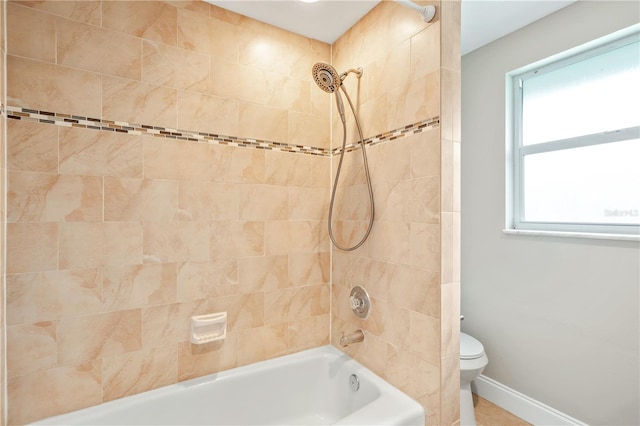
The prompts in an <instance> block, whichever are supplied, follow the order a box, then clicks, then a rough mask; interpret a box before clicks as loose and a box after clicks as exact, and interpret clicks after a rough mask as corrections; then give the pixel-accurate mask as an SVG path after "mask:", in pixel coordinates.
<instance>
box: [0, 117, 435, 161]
mask: <svg viewBox="0 0 640 426" xmlns="http://www.w3.org/2000/svg"><path fill="white" fill-rule="evenodd" d="M0 113H4V115H6V117H7V118H9V119H13V120H23V121H34V122H38V123H44V124H53V125H56V126H61V127H79V128H83V129H92V130H100V131H105V132H117V133H127V134H131V135H150V136H155V137H160V138H166V139H176V140H184V141H192V142H206V143H211V144H218V145H229V146H239V147H249V148H256V149H264V150H270V151H282V152H294V153H299V154H309V155H319V156H323V157H331V156H333V155H336V154H339V153H340V151H342V147H338V148H334V149H327V148H316V147H312V146H305V145H294V144H287V143H282V142H274V141H265V140H260V139H251V138H239V137H236V136H227V135H219V134H214V133H206V132H197V131H191V130H179V129H172V128H169V127H160V126H151V125H146V124H131V123H127V122H123V121H111V120H101V119H98V118H92V117H83V116H79V115H70V114H63V113H56V112H50V111H39V110H35V109H30V108H22V107H15V106H11V105H7V106H6V107H5V108H3V109H2V110H0ZM439 124H440V117H433V118H429V119H427V120H423V121H420V122H418V123H414V124H410V125H408V126H405V127H403V128H400V129H396V130H392V131H389V132H386V133H382V134H380V135H376V136H373V137H370V138H367V139H365V140H364V142H365V145H377V144H379V143H382V142H386V141H392V140H395V139H398V138H402V137H405V136H411V135H414V134H416V133H420V132H422V131H423V130H424V129H426V128H431V127H436V126H438V125H439ZM359 147H360V143H354V144H349V145H347V146H346V149H345V151H346V152H351V151H354V150H356V149H358V148H359Z"/></svg>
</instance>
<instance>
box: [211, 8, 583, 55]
mask: <svg viewBox="0 0 640 426" xmlns="http://www.w3.org/2000/svg"><path fill="white" fill-rule="evenodd" d="M207 1H208V2H209V3H212V4H215V5H216V6H220V7H222V8H224V9H228V10H231V11H233V12H236V13H239V14H241V15H245V16H248V17H250V18H253V19H256V20H258V21H261V22H265V23H268V24H271V25H273V26H276V27H279V28H282V29H285V30H288V31H291V32H294V33H296V34H300V35H303V36H306V37H309V38H313V39H316V40H320V41H324V42H325V43H329V44H331V43H333V42H334V41H336V40H337V39H338V38H339V37H340V36H341V35H342V34H344V33H345V32H346V31H347V30H348V29H349V28H351V26H353V24H355V23H356V22H358V20H359V19H360V18H362V17H363V16H364V15H366V14H367V12H369V10H371V9H372V8H373V7H374V6H375V5H376V4H378V3H379V0H321V1H318V2H317V3H304V2H302V1H294V0H288V1H268V0H255V1H248V0H207ZM574 1H575V0H535V1H524V0H462V18H461V20H462V36H461V37H462V39H461V53H462V54H463V55H464V54H466V53H469V52H471V51H472V50H475V49H477V48H479V47H481V46H484V45H485V44H487V43H490V42H492V41H494V40H496V39H498V38H500V37H502V36H505V35H507V34H509V33H510V32H513V31H515V30H517V29H519V28H522V27H524V26H526V25H528V24H530V23H531V22H533V21H536V20H538V19H540V18H542V17H544V16H547V15H549V14H551V13H553V12H555V11H557V10H559V9H561V8H563V7H565V6H567V5H569V4H571V3H573V2H574ZM416 19H421V18H420V16H419V15H418V13H417V12H416Z"/></svg>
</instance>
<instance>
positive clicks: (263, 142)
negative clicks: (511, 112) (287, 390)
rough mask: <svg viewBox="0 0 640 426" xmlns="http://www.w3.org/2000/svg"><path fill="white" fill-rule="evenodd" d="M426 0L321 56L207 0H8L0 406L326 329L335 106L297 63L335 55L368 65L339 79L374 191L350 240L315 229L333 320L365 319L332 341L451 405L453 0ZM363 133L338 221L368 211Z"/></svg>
mask: <svg viewBox="0 0 640 426" xmlns="http://www.w3.org/2000/svg"><path fill="white" fill-rule="evenodd" d="M438 6H439V9H438V15H437V16H436V19H435V20H434V22H433V23H431V24H425V23H423V22H422V21H421V20H420V18H419V16H418V15H417V14H416V13H415V12H412V11H410V10H408V9H404V8H402V7H400V6H398V5H397V4H395V3H393V2H387V1H385V2H382V3H381V4H380V5H379V6H377V7H376V8H375V9H374V10H373V11H372V12H371V13H370V14H369V15H367V16H366V17H365V18H364V19H363V20H362V21H361V22H360V23H358V24H357V25H356V26H355V27H354V28H353V29H351V30H350V31H349V32H348V33H347V34H345V36H343V37H342V38H341V39H340V40H339V41H338V42H337V43H336V44H335V45H334V52H333V53H334V55H333V58H332V57H331V50H330V49H331V48H330V46H328V45H325V44H322V43H319V42H315V41H312V40H309V39H305V38H303V37H299V36H295V35H292V34H290V33H287V32H284V31H281V30H277V29H274V28H272V27H269V26H266V25H263V24H260V23H258V22H255V21H252V20H250V19H247V18H242V17H240V16H238V15H235V14H232V13H229V12H226V11H223V10H221V9H219V8H216V7H214V6H209V5H208V4H206V3H203V2H197V1H194V2H191V1H178V2H98V1H94V2H67V1H44V2H41V1H38V2H28V1H27V2H9V3H8V4H7V7H8V17H9V43H8V46H9V47H8V54H9V61H8V63H9V68H8V75H9V85H10V91H9V99H8V105H9V107H10V113H11V114H12V118H11V119H9V120H8V125H9V139H8V143H9V146H8V156H7V163H6V164H7V168H8V169H9V188H8V199H9V208H8V211H7V217H8V221H9V226H8V231H9V235H8V245H9V258H8V265H7V268H8V270H7V272H8V275H7V294H8V300H7V306H6V307H7V322H8V330H7V333H8V344H9V352H8V375H9V377H8V390H9V422H10V423H23V422H25V421H30V420H34V419H37V418H41V417H45V416H49V415H53V414H58V413H61V412H65V411H70V410H74V409H77V408H81V407H84V406H88V405H94V404H98V403H100V402H102V401H107V400H111V399H115V398H118V397H121V396H125V395H129V394H134V393H138V392H142V391H144V390H148V389H152V388H155V387H159V386H162V385H165V384H169V383H173V382H176V381H179V380H184V379H188V378H191V377H196V376H200V375H203V374H207V373H209V372H212V371H218V370H223V369H227V368H231V367H233V366H236V365H241V364H246V363H249V362H254V361H258V360H261V359H265V358H270V357H274V356H278V355H281V354H285V353H288V352H294V351H297V350H300V349H304V348H307V347H313V346H318V345H322V344H326V343H328V342H329V329H330V325H329V324H330V318H329V311H330V306H329V305H330V301H329V281H330V279H329V276H330V260H329V250H330V246H329V244H328V238H327V235H326V223H325V220H326V214H327V209H328V206H327V204H328V198H329V197H328V181H329V166H330V164H329V161H330V160H329V158H328V157H327V155H326V154H327V153H328V152H329V150H330V148H333V149H335V148H336V146H338V144H339V143H340V142H341V140H340V139H338V138H339V137H340V135H341V129H340V127H338V122H337V121H336V120H335V119H334V122H333V123H332V124H331V123H330V122H329V111H330V108H333V105H332V104H330V103H329V102H333V99H332V98H331V97H330V96H329V95H327V94H326V93H324V92H322V91H321V90H319V89H317V88H316V87H315V85H313V83H312V81H311V78H310V69H311V65H312V64H313V63H314V62H316V61H325V62H330V61H332V60H333V63H334V64H335V65H336V67H337V68H338V69H339V70H340V71H342V70H344V69H347V68H351V67H358V66H363V67H364V68H365V73H364V76H363V78H362V79H361V80H359V83H358V80H357V79H355V78H354V77H353V76H350V77H349V79H348V80H347V84H348V90H349V93H350V94H351V95H352V98H353V101H354V103H355V104H356V105H357V107H358V109H359V110H360V113H361V118H362V124H363V131H364V136H365V137H366V138H369V137H372V139H371V141H372V142H373V144H372V145H371V146H370V150H369V152H370V154H369V155H370V162H371V170H372V177H373V180H374V191H375V196H376V202H377V204H376V209H377V210H376V218H377V219H376V224H375V226H374V231H373V233H372V235H371V239H370V240H369V241H368V242H367V243H366V244H365V246H363V247H362V248H361V249H360V250H359V251H356V252H354V253H350V254H345V253H341V252H339V251H337V250H334V251H333V253H334V259H333V271H332V273H333V283H334V287H333V300H332V301H331V304H332V310H333V318H332V324H333V327H332V329H333V330H332V331H333V338H334V341H333V343H334V344H335V343H337V339H338V338H339V336H340V332H341V331H352V330H353V329H354V328H355V327H362V328H363V329H364V330H365V332H366V335H367V337H366V340H365V342H364V343H363V344H361V345H358V346H353V347H350V348H348V349H347V351H348V352H350V353H351V354H353V355H354V356H355V357H356V358H357V359H358V360H360V361H361V362H363V363H364V364H366V365H368V366H369V367H371V368H372V369H373V370H374V371H376V372H377V373H378V374H380V375H382V376H383V377H385V378H386V379H387V380H389V381H390V382H391V383H393V384H394V385H396V386H397V387H399V388H400V389H402V390H404V391H405V392H407V393H409V394H410V395H411V396H413V397H414V398H416V399H418V400H419V401H420V402H421V403H422V404H423V405H424V406H425V407H426V409H427V421H428V422H429V423H431V424H452V423H455V420H456V419H457V416H458V413H457V398H458V391H457V384H458V378H457V374H458V364H457V359H458V356H457V331H456V330H457V325H458V324H457V315H458V310H459V308H458V297H457V292H458V288H459V286H458V281H459V278H458V276H457V266H456V260H457V259H458V258H459V257H458V254H457V248H456V244H455V242H456V241H457V234H456V232H458V231H456V230H457V229H459V220H457V222H456V218H458V219H459V202H457V201H456V200H457V199H458V194H457V193H456V188H457V181H456V178H455V176H456V164H458V163H457V162H456V158H457V156H458V155H459V149H457V148H456V147H457V146H459V140H460V139H459V127H458V126H456V123H457V122H458V121H459V108H456V107H459V93H458V92H456V90H455V89H456V88H457V87H459V84H458V80H457V79H459V55H458V52H459V40H458V39H457V38H456V37H455V34H458V35H459V3H458V2H443V3H442V4H441V5H440V4H438ZM452 37H453V38H452ZM456 61H458V63H456ZM457 84H458V85H457ZM43 112H44V113H43ZM51 114H53V115H51ZM34 120H35V121H34ZM38 120H39V121H38ZM100 120H101V121H100ZM349 120H350V128H349V134H350V135H351V136H350V140H349V142H353V141H354V140H355V128H354V127H353V124H352V121H351V119H350V118H349ZM96 127H99V128H104V129H103V130H95V128H96ZM405 128H406V129H405ZM177 129H179V130H180V131H178V130H177ZM330 129H332V131H333V143H332V145H330V143H329V142H330V138H329V130H330ZM183 130H185V131H186V132H184V131H183ZM381 134H382V136H380V135H381ZM174 138H177V139H174ZM256 139H257V140H256ZM236 145H237V146H236ZM301 146H302V147H301ZM287 151H304V152H305V153H293V152H287ZM312 153H314V154H321V155H311V154H312ZM359 156H360V151H359V150H357V149H356V150H354V151H352V152H350V153H349V154H348V155H347V159H346V164H345V170H344V172H343V178H342V179H344V180H341V187H342V188H343V189H341V191H340V193H339V194H338V195H339V197H338V201H337V204H336V209H337V210H336V217H337V218H338V219H339V220H338V222H337V223H336V229H337V234H338V235H339V237H340V238H341V239H345V240H347V239H349V238H356V237H357V235H358V230H359V229H361V227H362V226H363V225H364V220H366V213H367V212H366V208H367V207H366V202H367V200H366V192H363V188H364V187H363V180H362V178H363V175H362V165H361V163H358V162H359V161H361V160H360V157H359ZM334 167H335V162H334ZM343 185H344V186H343ZM363 195H364V196H363ZM355 284H361V285H364V286H365V287H366V288H367V289H368V290H369V291H370V293H371V295H372V296H373V298H374V313H373V315H372V317H371V318H370V319H369V320H367V321H366V322H364V323H361V322H358V321H353V319H354V318H355V317H353V315H352V314H351V313H350V312H348V311H347V310H346V309H345V302H346V301H347V300H348V289H349V288H350V287H351V286H352V285H355ZM222 310H226V311H228V312H229V315H230V333H229V336H228V338H227V340H226V341H225V342H224V343H222V344H217V345H216V344H214V345H207V346H201V347H196V346H193V345H190V344H189V343H188V334H187V333H188V318H189V317H190V316H191V315H193V314H198V313H206V312H210V311H222Z"/></svg>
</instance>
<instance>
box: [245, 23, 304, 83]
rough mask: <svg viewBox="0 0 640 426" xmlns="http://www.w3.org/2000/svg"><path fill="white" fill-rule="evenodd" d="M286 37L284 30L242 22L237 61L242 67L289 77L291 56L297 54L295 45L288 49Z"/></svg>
mask: <svg viewBox="0 0 640 426" xmlns="http://www.w3.org/2000/svg"><path fill="white" fill-rule="evenodd" d="M292 36H293V34H292ZM285 37H286V31H284V30H280V29H278V28H275V27H272V26H269V25H266V24H262V23H258V22H256V21H253V20H245V21H242V23H241V26H240V31H239V34H238V55H239V56H238V59H236V60H237V61H238V62H239V63H240V64H242V65H247V66H251V67H255V68H260V69H262V70H264V71H269V72H274V73H277V74H280V75H282V76H289V71H290V63H289V62H290V60H291V59H290V56H292V55H294V54H295V49H293V48H292V46H293V44H292V45H290V46H289V48H287V43H286V41H287V40H286V39H285ZM308 69H311V67H309V68H308Z"/></svg>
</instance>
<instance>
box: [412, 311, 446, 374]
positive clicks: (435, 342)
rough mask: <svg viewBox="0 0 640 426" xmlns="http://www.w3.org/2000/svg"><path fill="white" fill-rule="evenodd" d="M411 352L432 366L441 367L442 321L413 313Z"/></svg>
mask: <svg viewBox="0 0 640 426" xmlns="http://www.w3.org/2000/svg"><path fill="white" fill-rule="evenodd" d="M409 336H410V339H409V340H410V342H411V343H410V346H411V352H412V353H413V354H414V355H415V356H417V357H418V358H421V359H423V360H425V361H427V362H428V363H429V364H431V365H436V366H439V365H440V344H439V343H440V321H439V320H438V319H436V318H433V317H430V316H427V315H423V314H420V313H418V312H413V311H411V325H410V327H409Z"/></svg>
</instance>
